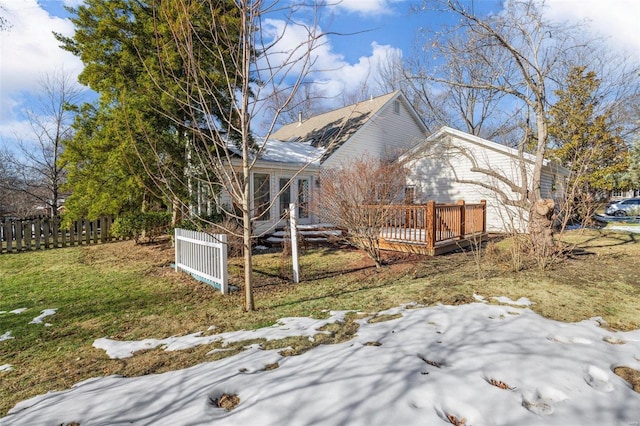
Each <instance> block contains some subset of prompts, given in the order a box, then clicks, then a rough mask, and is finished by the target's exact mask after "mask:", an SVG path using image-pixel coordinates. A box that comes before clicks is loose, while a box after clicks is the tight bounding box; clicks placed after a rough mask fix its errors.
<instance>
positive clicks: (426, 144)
mask: <svg viewBox="0 0 640 426" xmlns="http://www.w3.org/2000/svg"><path fill="white" fill-rule="evenodd" d="M365 156H368V157H371V158H376V157H377V158H384V159H390V160H396V159H398V160H399V161H405V162H406V164H407V165H408V168H409V170H410V177H409V180H408V182H407V188H406V190H405V194H404V195H405V196H406V195H410V196H412V197H413V199H412V200H405V202H410V203H424V202H426V201H428V200H435V201H437V202H456V201H458V200H464V201H467V202H479V201H480V200H483V199H484V200H486V201H487V204H488V209H487V229H488V230H496V231H498V230H499V231H504V230H507V228H508V227H509V226H511V225H515V226H517V227H522V223H523V220H524V219H526V217H523V214H522V212H519V211H517V210H514V209H512V208H509V207H507V206H505V205H504V203H503V202H502V200H501V199H500V195H499V194H498V193H496V192H495V191H492V190H490V189H489V187H490V186H495V187H497V188H500V189H502V190H503V191H505V192H506V193H509V192H510V191H511V190H510V188H508V187H507V185H506V184H505V183H504V182H500V181H499V179H496V178H495V177H493V178H492V177H490V176H488V175H487V174H483V173H480V172H478V171H473V170H474V169H475V170H477V169H482V168H485V169H490V170H492V171H494V172H495V173H497V174H500V175H501V176H504V177H505V178H506V179H507V180H510V181H511V182H515V183H516V184H519V182H520V172H519V168H518V167H517V164H518V154H517V151H516V150H514V149H512V148H508V147H506V146H503V145H500V144H497V143H494V142H491V141H488V140H485V139H482V138H479V137H476V136H473V135H470V134H467V133H465V132H461V131H458V130H454V129H451V128H448V127H443V128H442V129H440V130H439V131H437V132H436V133H434V134H432V135H431V136H429V137H427V128H426V126H425V125H424V123H423V122H422V120H421V118H420V117H419V115H418V114H417V113H416V111H415V109H414V108H413V107H412V106H411V104H410V103H409V102H408V100H407V98H406V97H405V96H404V95H403V94H402V92H400V91H396V92H393V93H389V94H387V95H384V96H379V97H376V98H372V99H369V100H366V101H362V102H359V103H357V104H354V105H350V106H346V107H343V108H340V109H337V110H334V111H330V112H327V113H324V114H320V115H317V116H314V117H310V118H307V119H304V120H302V119H301V120H299V121H297V122H294V123H290V124H288V125H285V126H283V127H282V128H280V129H279V130H278V131H276V132H274V133H273V134H272V135H271V137H270V139H269V140H268V141H267V142H266V145H265V149H264V151H263V152H262V154H261V155H260V157H259V159H258V161H257V163H256V165H255V167H254V168H253V170H252V179H251V185H252V188H251V191H252V193H253V194H254V200H253V209H254V212H255V214H254V216H255V217H256V220H255V227H256V232H257V233H258V234H260V233H262V232H266V231H268V230H270V229H273V228H274V227H276V226H277V225H279V224H283V220H282V219H283V217H284V214H285V209H286V207H287V206H288V205H289V203H290V202H297V203H298V205H299V207H298V210H299V211H298V215H299V217H300V223H303V224H304V223H317V222H318V221H319V219H318V218H317V217H314V216H313V214H312V212H310V211H309V210H308V208H307V207H308V205H309V202H310V200H311V198H312V197H313V193H314V189H315V188H317V187H318V185H319V184H320V183H319V179H318V176H319V173H320V170H322V169H323V168H332V167H337V166H341V165H348V163H349V162H350V161H352V160H353V159H356V158H362V157H365ZM533 160H534V158H533V156H531V155H525V161H526V162H527V165H528V175H529V179H530V175H531V170H532V166H533ZM474 163H475V164H474ZM544 167H545V168H544V170H543V182H542V184H543V188H542V192H543V197H549V198H553V197H554V196H555V195H559V193H560V191H561V190H562V188H563V184H564V182H565V179H566V177H567V176H568V171H567V170H565V169H563V168H562V167H559V166H556V165H554V164H553V163H551V162H546V163H545V166H544ZM402 195H403V194H399V196H402ZM509 195H513V194H509Z"/></svg>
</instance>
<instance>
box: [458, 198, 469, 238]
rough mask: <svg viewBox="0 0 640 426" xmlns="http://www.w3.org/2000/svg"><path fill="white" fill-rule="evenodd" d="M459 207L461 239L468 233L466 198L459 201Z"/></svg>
mask: <svg viewBox="0 0 640 426" xmlns="http://www.w3.org/2000/svg"><path fill="white" fill-rule="evenodd" d="M458 206H459V207H458V208H459V209H460V227H459V228H458V229H460V236H459V237H458V239H459V240H463V239H464V236H465V235H467V231H466V229H465V222H466V219H465V207H464V200H459V201H458Z"/></svg>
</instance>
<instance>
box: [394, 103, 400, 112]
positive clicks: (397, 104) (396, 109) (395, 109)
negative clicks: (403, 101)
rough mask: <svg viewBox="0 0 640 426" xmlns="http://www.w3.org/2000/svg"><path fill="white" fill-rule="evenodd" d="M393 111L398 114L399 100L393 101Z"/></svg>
mask: <svg viewBox="0 0 640 426" xmlns="http://www.w3.org/2000/svg"><path fill="white" fill-rule="evenodd" d="M393 112H394V113H396V114H400V101H395V102H394V103H393Z"/></svg>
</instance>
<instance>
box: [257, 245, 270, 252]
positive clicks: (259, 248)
mask: <svg viewBox="0 0 640 426" xmlns="http://www.w3.org/2000/svg"><path fill="white" fill-rule="evenodd" d="M254 248H255V249H256V250H258V251H265V250H269V247H267V246H255V247H254Z"/></svg>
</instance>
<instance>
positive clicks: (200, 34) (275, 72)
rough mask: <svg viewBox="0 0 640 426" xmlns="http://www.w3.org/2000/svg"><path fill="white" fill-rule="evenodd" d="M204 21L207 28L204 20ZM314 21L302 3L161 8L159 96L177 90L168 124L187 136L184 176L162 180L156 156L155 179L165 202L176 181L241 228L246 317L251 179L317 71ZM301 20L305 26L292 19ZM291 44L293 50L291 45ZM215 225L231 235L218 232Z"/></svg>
mask: <svg viewBox="0 0 640 426" xmlns="http://www.w3.org/2000/svg"><path fill="white" fill-rule="evenodd" d="M207 11H208V12H209V13H207V14H206V16H209V17H210V18H209V19H208V20H203V19H201V18H202V16H203V13H204V12H207ZM317 11H318V8H317V7H316V6H315V5H314V4H313V3H308V2H300V3H299V4H296V3H295V2H294V3H290V2H286V3H284V2H278V1H260V0H241V1H227V2H225V1H223V2H221V1H219V0H203V1H200V2H191V1H186V0H176V1H173V2H162V3H161V4H160V5H159V7H158V15H157V21H156V25H157V26H168V28H169V29H170V32H171V34H172V40H170V42H169V43H167V44H165V45H158V46H157V51H158V52H159V56H158V59H159V64H160V69H161V70H162V77H161V78H160V79H158V81H157V84H158V86H159V87H163V82H164V81H171V87H173V88H176V87H177V88H179V89H178V90H174V91H173V92H171V93H170V92H168V91H166V92H165V93H163V96H167V97H170V98H171V99H173V100H177V101H179V102H181V103H182V104H183V107H184V108H183V111H185V112H186V113H185V114H184V115H182V116H173V117H170V118H171V119H173V120H174V121H175V123H176V124H177V127H179V128H184V127H188V130H187V131H186V132H185V134H184V136H185V156H186V158H187V163H188V165H187V169H186V171H185V173H184V174H183V175H178V174H176V173H175V169H166V170H164V174H163V173H162V168H159V167H158V164H160V161H161V160H162V156H161V153H158V154H159V155H158V156H157V157H156V164H154V165H153V168H154V169H155V170H157V171H156V173H155V175H154V179H155V181H156V184H157V185H158V187H159V188H160V189H161V190H163V191H165V192H167V193H168V197H169V198H171V199H175V200H181V198H180V197H177V196H172V194H171V191H173V188H174V187H175V185H173V186H170V185H166V184H165V182H168V181H170V180H171V181H176V180H177V181H181V182H182V185H183V186H185V187H189V188H199V191H203V190H204V191H205V192H207V193H208V194H209V195H210V196H213V198H212V200H211V201H212V202H214V203H215V204H216V206H215V207H216V209H217V210H218V211H219V212H222V213H223V214H224V215H226V216H227V217H231V218H235V219H236V220H237V221H238V222H239V223H240V224H241V230H242V240H243V251H244V287H245V288H244V290H245V300H244V308H245V310H247V311H251V310H254V309H255V303H254V298H253V263H252V254H251V247H252V241H253V239H254V237H255V235H254V221H255V220H259V219H261V218H262V217H264V216H265V215H266V214H268V213H267V212H268V209H266V208H265V206H264V205H263V203H261V202H260V200H256V201H255V202H254V199H255V197H254V195H255V194H254V193H259V192H260V190H261V189H262V188H261V185H263V184H265V182H259V181H258V179H257V178H256V179H254V176H253V173H252V170H253V168H254V166H255V164H256V161H257V160H258V159H259V157H260V154H261V153H262V151H263V150H264V148H265V141H266V140H267V139H268V137H269V135H270V134H271V132H272V130H273V129H274V127H275V126H276V123H277V122H278V117H279V116H280V115H281V114H283V113H285V112H286V111H288V110H289V108H290V106H291V105H292V102H295V99H296V93H297V91H298V90H299V89H300V87H301V85H302V84H303V82H304V81H305V78H306V76H307V74H308V73H309V71H310V69H311V68H312V66H313V64H314V61H315V57H314V54H313V52H314V49H315V48H316V46H317V45H318V43H319V41H320V39H321V38H322V37H323V35H322V34H321V33H320V30H319V27H318V25H317V19H318V16H317ZM300 13H301V14H303V16H306V17H308V18H307V19H294V15H295V16H300V15H297V14H300ZM291 34H293V39H294V40H296V41H293V42H291V39H292V37H291ZM285 35H286V36H287V37H288V38H287V40H285V39H284V37H285ZM165 41H166V40H165ZM208 41H210V42H208ZM287 41H288V42H287ZM176 55H177V57H179V60H180V61H181V62H182V63H183V64H184V67H183V69H182V70H180V72H175V68H172V67H171V66H170V64H171V61H174V60H176ZM256 122H261V123H266V124H264V129H265V130H264V131H263V132H262V134H261V135H260V136H261V137H260V138H257V137H255V136H254V134H253V133H252V125H253V124H255V123H256ZM148 142H153V141H148ZM138 144H140V142H139V141H138ZM150 145H151V144H150ZM142 159H143V160H144V161H148V160H147V159H145V158H142ZM150 166H151V165H150ZM258 198H259V197H258ZM270 202H273V200H270ZM183 203H184V202H183ZM183 207H184V208H188V207H189V206H188V205H187V203H184V206H183ZM211 225H212V226H213V227H217V228H221V229H222V231H224V232H227V233H233V232H236V230H234V229H230V228H229V227H225V226H224V225H223V224H220V223H211Z"/></svg>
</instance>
